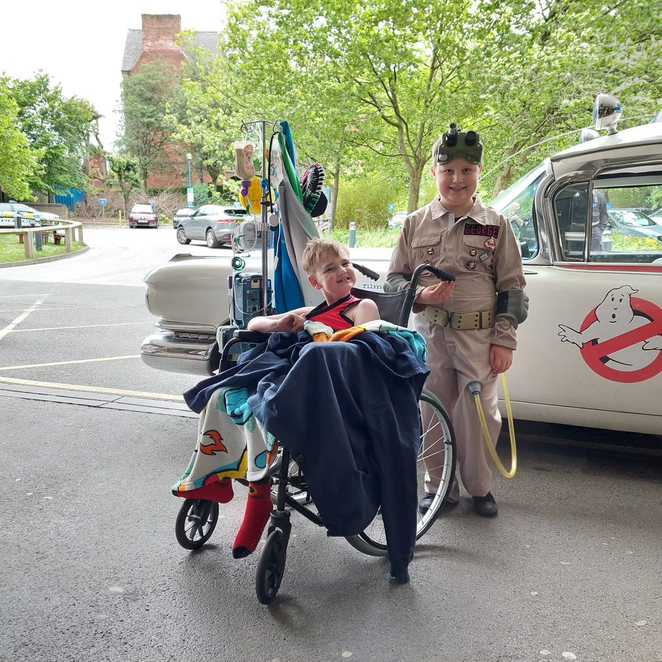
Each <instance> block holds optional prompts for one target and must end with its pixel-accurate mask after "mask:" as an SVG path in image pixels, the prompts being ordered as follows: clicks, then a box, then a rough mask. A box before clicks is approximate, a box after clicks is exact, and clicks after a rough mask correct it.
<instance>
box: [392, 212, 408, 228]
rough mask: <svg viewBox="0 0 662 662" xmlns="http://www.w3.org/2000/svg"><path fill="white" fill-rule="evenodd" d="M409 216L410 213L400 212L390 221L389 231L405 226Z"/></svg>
mask: <svg viewBox="0 0 662 662" xmlns="http://www.w3.org/2000/svg"><path fill="white" fill-rule="evenodd" d="M407 216H409V212H406V211H398V212H396V213H395V214H393V216H391V218H389V219H388V227H389V230H393V229H394V228H401V227H402V226H403V225H404V224H405V219H406V218H407Z"/></svg>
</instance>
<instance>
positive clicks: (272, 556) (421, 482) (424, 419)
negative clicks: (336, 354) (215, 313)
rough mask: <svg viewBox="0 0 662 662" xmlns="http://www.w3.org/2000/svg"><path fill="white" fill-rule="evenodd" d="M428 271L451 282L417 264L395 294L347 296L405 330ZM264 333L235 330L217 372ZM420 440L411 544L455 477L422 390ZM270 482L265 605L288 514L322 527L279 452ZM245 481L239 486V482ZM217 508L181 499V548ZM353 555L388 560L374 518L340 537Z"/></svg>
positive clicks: (434, 402) (451, 452)
mask: <svg viewBox="0 0 662 662" xmlns="http://www.w3.org/2000/svg"><path fill="white" fill-rule="evenodd" d="M354 267H355V268H356V269H357V270H358V271H360V272H361V273H363V274H364V275H365V276H367V277H368V278H371V279H373V280H377V279H378V278H379V275H378V274H377V273H375V272H374V271H371V270H370V269H367V268H366V267H363V266H362V265H358V264H355V265H354ZM425 271H428V272H430V273H432V274H434V275H435V276H437V277H438V278H440V279H441V280H454V276H452V275H451V274H448V273H446V272H443V271H441V270H439V269H436V268H434V267H431V266H429V265H427V264H422V265H420V266H419V267H417V268H416V270H415V271H414V273H413V275H412V279H411V282H410V284H409V287H408V288H407V289H405V290H403V291H401V292H397V293H394V294H387V293H384V292H380V291H377V290H370V289H362V288H354V289H353V290H352V293H353V294H354V296H356V297H359V298H370V299H372V300H373V301H375V303H376V304H377V307H378V309H379V312H380V317H381V319H384V320H385V321H389V322H392V323H395V324H399V325H400V326H405V327H406V326H407V322H408V320H409V316H410V314H411V310H412V307H413V303H414V298H415V295H416V287H417V284H418V281H419V278H420V276H421V274H422V273H424V272H425ZM268 336H269V334H265V333H260V332H254V331H246V330H237V331H235V332H234V335H233V337H232V338H231V339H230V340H229V341H228V342H227V343H226V344H225V346H224V347H223V351H222V354H221V360H220V370H221V371H223V370H225V369H227V368H228V367H231V366H232V365H233V362H232V361H231V359H230V356H231V351H230V350H231V349H232V347H233V346H234V345H236V344H237V343H249V344H257V343H261V342H264V341H265V340H266V339H267V338H268ZM419 419H420V422H421V436H420V441H419V446H418V452H417V462H416V467H417V471H416V473H417V483H418V500H419V501H420V499H421V498H422V497H423V495H424V494H425V493H429V492H427V490H426V489H425V477H426V474H427V473H429V474H431V475H433V476H434V478H435V479H438V480H439V483H438V487H437V489H436V492H435V493H434V498H433V500H432V503H431V505H430V507H429V508H428V509H427V510H426V511H425V512H423V513H421V512H420V511H418V515H417V526H416V540H418V539H420V538H421V537H422V536H423V535H425V533H426V532H427V531H428V530H429V529H430V527H431V526H432V525H433V524H434V522H435V520H436V519H437V517H438V515H439V512H440V510H441V509H442V507H443V505H444V502H445V500H446V496H447V494H448V491H449V489H450V487H451V485H452V483H453V479H454V476H455V464H456V451H455V436H454V433H453V427H452V424H451V421H450V418H449V416H448V414H447V412H446V410H445V409H444V407H443V405H442V404H441V402H440V401H439V400H438V399H437V397H436V396H435V395H433V394H432V393H430V392H427V391H425V390H424V391H423V392H422V393H421V397H420V399H419ZM268 475H269V477H270V480H271V483H272V501H273V504H274V509H273V511H272V513H271V519H270V522H269V525H268V528H267V538H266V543H265V544H264V546H263V548H262V553H261V556H260V559H259V562H258V566H257V572H256V582H255V589H256V593H257V598H258V600H259V601H260V602H261V603H262V604H265V605H267V604H270V603H271V602H273V600H274V599H275V598H276V595H277V593H278V590H279V588H280V586H281V582H282V579H283V575H284V572H285V564H286V558H287V548H288V543H289V539H290V531H291V528H292V525H291V522H290V513H291V512H292V511H295V512H297V513H299V514H300V515H302V516H303V517H305V518H306V519H308V520H309V521H311V522H313V523H314V524H316V525H318V526H321V527H323V526H324V522H323V521H322V519H321V517H320V516H319V514H318V513H317V512H316V510H315V504H314V503H313V500H312V498H311V497H310V494H309V492H308V486H307V484H306V479H305V475H304V472H303V471H302V469H301V467H300V466H299V463H297V458H296V457H292V455H291V454H290V452H289V451H288V450H287V449H286V448H283V447H281V448H280V449H279V451H278V454H277V455H276V457H275V459H274V461H273V462H272V463H271V465H270V467H269V471H268ZM239 482H245V481H241V480H240V481H239ZM218 514H219V506H218V503H216V502H212V501H206V500H199V499H198V500H196V499H186V500H185V501H184V503H183V504H182V506H181V508H180V511H179V514H178V516H177V520H176V523H175V535H176V538H177V541H178V542H179V544H180V545H181V546H182V547H184V548H185V549H190V550H194V549H199V548H200V547H202V546H203V545H204V544H205V543H206V542H207V540H209V538H210V537H211V535H212V533H213V532H214V528H215V527H216V523H217V520H218ZM346 540H347V542H348V543H349V544H350V545H351V546H352V547H354V548H355V549H356V550H358V551H359V552H362V553H363V554H366V555H368V556H375V557H385V556H387V555H388V549H387V545H386V534H385V529H384V524H383V521H382V518H381V516H380V512H378V513H377V515H376V516H375V518H374V520H373V521H372V522H371V523H370V524H369V525H368V526H367V527H366V528H365V529H364V530H363V531H361V532H360V533H358V534H357V535H354V536H350V537H347V538H346Z"/></svg>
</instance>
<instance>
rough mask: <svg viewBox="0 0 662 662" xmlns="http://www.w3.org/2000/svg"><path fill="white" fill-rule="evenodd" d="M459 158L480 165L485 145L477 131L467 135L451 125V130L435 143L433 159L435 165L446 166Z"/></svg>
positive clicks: (468, 132) (469, 132) (454, 125)
mask: <svg viewBox="0 0 662 662" xmlns="http://www.w3.org/2000/svg"><path fill="white" fill-rule="evenodd" d="M457 158H463V159H465V160H467V161H469V163H475V164H476V165H480V164H481V163H482V161H483V143H481V142H480V135H479V134H478V133H476V131H467V132H466V133H465V132H464V131H461V130H460V129H458V127H457V125H456V124H451V126H450V130H449V131H447V132H446V133H444V135H443V136H442V137H441V138H440V139H439V140H437V142H436V143H435V145H434V149H433V151H432V159H433V161H434V163H435V164H445V163H449V162H450V161H452V160H453V159H457Z"/></svg>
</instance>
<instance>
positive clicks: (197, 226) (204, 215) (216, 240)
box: [177, 205, 248, 248]
mask: <svg viewBox="0 0 662 662" xmlns="http://www.w3.org/2000/svg"><path fill="white" fill-rule="evenodd" d="M246 218H248V214H247V213H246V210H245V209H241V208H237V207H223V206H221V205H202V207H200V208H199V209H196V210H195V212H194V213H193V214H192V215H191V216H189V217H186V216H184V217H182V218H181V219H180V220H179V221H178V222H177V241H178V242H179V243H180V244H190V243H191V240H193V239H195V240H199V241H205V242H206V243H207V246H209V248H218V247H219V246H221V245H222V244H225V245H226V246H231V245H232V239H233V237H234V232H235V229H236V228H237V225H239V224H240V223H241V222H242V221H243V220H245V219H246Z"/></svg>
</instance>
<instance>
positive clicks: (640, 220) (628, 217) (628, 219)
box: [621, 211, 655, 227]
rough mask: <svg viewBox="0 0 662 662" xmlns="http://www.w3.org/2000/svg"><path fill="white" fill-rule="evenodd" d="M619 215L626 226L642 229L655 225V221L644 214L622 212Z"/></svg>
mask: <svg viewBox="0 0 662 662" xmlns="http://www.w3.org/2000/svg"><path fill="white" fill-rule="evenodd" d="M621 214H622V216H623V221H624V222H625V223H627V224H628V225H639V226H642V227H647V226H649V225H655V221H654V220H653V219H652V218H648V216H646V214H644V213H643V212H640V211H623V212H621Z"/></svg>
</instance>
